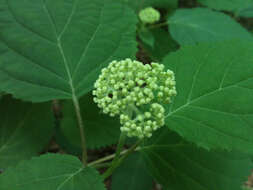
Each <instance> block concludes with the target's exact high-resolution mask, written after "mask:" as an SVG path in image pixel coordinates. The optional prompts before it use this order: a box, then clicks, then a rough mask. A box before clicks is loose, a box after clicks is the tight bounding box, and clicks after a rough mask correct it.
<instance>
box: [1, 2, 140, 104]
mask: <svg viewBox="0 0 253 190" xmlns="http://www.w3.org/2000/svg"><path fill="white" fill-rule="evenodd" d="M0 10H1V11H0V52H2V54H1V62H0V89H2V90H4V91H6V92H9V93H12V94H14V95H15V96H16V97H18V98H22V99H25V100H29V101H34V102H42V101H47V100H52V99H70V98H71V97H75V96H76V97H80V96H81V95H83V94H85V93H87V92H88V91H90V90H91V88H92V85H93V83H94V81H95V79H96V78H97V76H98V73H99V71H100V69H101V68H102V67H104V66H105V65H107V64H108V63H109V62H110V61H111V60H114V59H122V58H126V57H133V56H134V55H135V52H136V41H135V30H136V27H135V25H136V22H137V19H136V16H135V14H134V12H133V11H132V10H131V9H129V8H127V6H124V5H122V4H119V3H115V2H114V1H112V0H92V1H90V0H82V1H79V0H12V1H6V0H0Z"/></svg>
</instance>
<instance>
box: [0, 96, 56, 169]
mask: <svg viewBox="0 0 253 190" xmlns="http://www.w3.org/2000/svg"><path fill="white" fill-rule="evenodd" d="M53 125H54V121H53V113H52V112H51V105H50V103H43V104H31V103H25V102H21V101H19V100H15V99H12V98H11V97H10V96H3V97H2V98H1V99H0V169H6V168H7V167H9V166H13V165H16V164H17V163H18V162H19V161H20V160H24V159H29V158H31V157H32V156H36V155H37V154H39V153H40V152H41V151H42V150H43V149H44V148H45V146H46V145H48V144H49V141H50V138H51V137H52V135H53Z"/></svg>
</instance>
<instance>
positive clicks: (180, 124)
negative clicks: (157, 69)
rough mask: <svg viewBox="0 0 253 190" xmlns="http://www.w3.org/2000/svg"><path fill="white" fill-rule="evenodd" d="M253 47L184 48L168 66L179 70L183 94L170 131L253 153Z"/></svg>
mask: <svg viewBox="0 0 253 190" xmlns="http://www.w3.org/2000/svg"><path fill="white" fill-rule="evenodd" d="M252 52H253V43H246V42H245V43H243V42H233V41H232V42H226V43H217V44H209V45H208V44H206V45H205V44H202V45H196V46H192V47H191V46H189V47H185V48H182V49H181V50H179V51H178V52H176V53H173V54H170V55H169V56H168V57H166V58H165V59H164V61H163V64H165V65H166V66H167V68H169V69H171V70H173V71H175V73H176V82H177V92H178V95H177V96H176V98H175V99H174V101H173V103H172V104H171V105H170V107H169V112H168V114H167V116H166V124H167V126H168V127H169V128H170V129H172V130H174V131H176V132H178V133H179V134H180V135H181V136H183V137H185V138H186V139H188V140H190V141H193V142H195V143H197V144H198V145H200V146H203V147H206V148H224V149H235V150H240V151H243V152H248V153H253V136H252V135H250V134H253V127H252V126H253V107H252V104H251V103H252V100H253V54H252Z"/></svg>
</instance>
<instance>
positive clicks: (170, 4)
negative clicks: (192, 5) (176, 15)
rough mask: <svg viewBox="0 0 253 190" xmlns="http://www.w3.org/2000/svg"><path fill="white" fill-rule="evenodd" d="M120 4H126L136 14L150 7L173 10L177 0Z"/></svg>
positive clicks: (135, 0)
mask: <svg viewBox="0 0 253 190" xmlns="http://www.w3.org/2000/svg"><path fill="white" fill-rule="evenodd" d="M120 2H125V3H127V4H128V5H129V6H130V7H132V8H133V9H134V10H135V11H137V12H139V11H140V10H141V9H144V8H146V7H150V6H151V7H155V8H163V9H174V8H177V6H178V0H120Z"/></svg>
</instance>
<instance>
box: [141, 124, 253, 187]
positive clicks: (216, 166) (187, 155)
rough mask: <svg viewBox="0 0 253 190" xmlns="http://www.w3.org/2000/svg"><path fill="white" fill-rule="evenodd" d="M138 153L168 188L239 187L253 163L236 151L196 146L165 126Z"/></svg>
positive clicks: (156, 177) (160, 181)
mask: <svg viewBox="0 0 253 190" xmlns="http://www.w3.org/2000/svg"><path fill="white" fill-rule="evenodd" d="M141 153H142V155H143V157H144V159H145V162H146V166H147V169H149V171H150V172H151V173H152V175H153V176H154V177H155V179H156V180H157V181H158V182H159V183H161V184H162V185H163V186H164V189H169V190H193V189H194V190H214V189H215V190H218V189H219V190H238V189H240V188H241V186H242V185H243V183H244V182H245V181H246V180H247V176H248V175H249V174H250V173H251V172H250V170H251V169H252V167H253V165H252V163H251V160H250V159H249V158H248V157H247V156H245V155H241V154H240V153H239V152H230V153H228V152H219V151H215V152H209V151H206V150H204V149H202V148H197V147H196V146H194V145H192V144H189V143H186V142H185V141H183V140H182V139H181V138H180V137H179V136H178V135H177V134H175V133H173V132H171V131H169V130H168V129H167V128H165V127H164V129H161V130H159V131H158V133H156V134H155V135H154V137H153V138H152V139H151V140H150V142H149V143H147V144H146V145H145V146H144V147H143V148H142V149H141Z"/></svg>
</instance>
